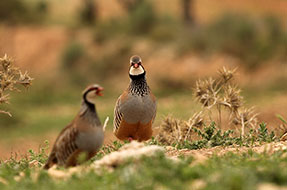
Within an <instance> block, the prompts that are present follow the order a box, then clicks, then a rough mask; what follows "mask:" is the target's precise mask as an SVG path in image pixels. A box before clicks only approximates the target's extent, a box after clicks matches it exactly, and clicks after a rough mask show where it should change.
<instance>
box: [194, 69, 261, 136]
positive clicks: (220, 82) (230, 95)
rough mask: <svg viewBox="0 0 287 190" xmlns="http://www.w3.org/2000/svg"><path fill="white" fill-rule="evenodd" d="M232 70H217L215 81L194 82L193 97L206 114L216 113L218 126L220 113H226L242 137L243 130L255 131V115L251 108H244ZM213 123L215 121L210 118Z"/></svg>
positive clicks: (220, 123) (219, 124)
mask: <svg viewBox="0 0 287 190" xmlns="http://www.w3.org/2000/svg"><path fill="white" fill-rule="evenodd" d="M235 71H236V69H234V70H228V69H226V68H225V67H223V69H221V70H219V72H218V73H219V77H218V78H217V79H212V78H210V79H207V80H201V79H199V80H198V81H197V82H196V87H195V92H196V93H195V97H196V100H197V101H198V102H199V103H201V104H202V106H203V110H204V111H207V112H217V115H218V118H217V123H218V126H219V127H221V125H222V122H221V120H222V119H221V118H222V111H227V112H228V115H229V119H228V120H229V122H230V124H231V125H232V124H233V125H235V127H236V128H237V129H238V127H241V135H242V136H244V134H245V130H246V128H247V129H255V127H256V125H257V124H258V122H257V117H256V116H257V114H256V113H255V112H254V109H253V108H245V107H244V102H243V97H242V96H241V95H240V92H241V90H240V89H239V88H238V86H237V85H236V84H235V83H234V81H233V79H234V73H235ZM212 120H213V121H216V119H214V118H212Z"/></svg>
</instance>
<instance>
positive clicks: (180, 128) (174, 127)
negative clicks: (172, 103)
mask: <svg viewBox="0 0 287 190" xmlns="http://www.w3.org/2000/svg"><path fill="white" fill-rule="evenodd" d="M203 125H204V120H203V115H202V112H199V113H195V114H194V115H193V116H192V117H191V118H190V119H189V120H188V121H183V120H179V119H176V118H174V117H172V116H167V117H166V118H165V119H164V120H163V122H162V124H161V125H160V131H159V133H158V135H157V136H156V137H155V139H156V140H157V141H158V142H159V143H161V144H168V145H176V144H178V143H183V142H184V141H192V128H193V127H197V128H201V127H202V126H203Z"/></svg>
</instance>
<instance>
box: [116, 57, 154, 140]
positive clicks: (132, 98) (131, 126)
mask: <svg viewBox="0 0 287 190" xmlns="http://www.w3.org/2000/svg"><path fill="white" fill-rule="evenodd" d="M129 76H130V79H131V81H130V84H129V87H128V88H127V89H126V90H125V91H124V92H123V93H122V94H121V96H120V97H119V98H118V100H117V103H116V106H115V110H114V134H115V136H116V137H117V138H118V139H120V140H137V141H145V140H148V139H150V138H151V136H152V123H153V121H154V118H155V115H156V100H155V97H154V95H153V94H152V93H151V90H150V88H149V86H148V84H147V82H146V71H145V69H144V67H143V66H142V61H141V58H140V57H139V56H136V55H135V56H132V57H131V59H130V69H129Z"/></svg>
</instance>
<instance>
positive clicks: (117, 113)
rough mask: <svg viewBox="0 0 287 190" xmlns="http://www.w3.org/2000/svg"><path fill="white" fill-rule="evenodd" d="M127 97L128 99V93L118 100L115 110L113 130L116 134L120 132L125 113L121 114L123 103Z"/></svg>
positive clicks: (125, 92) (124, 93)
mask: <svg viewBox="0 0 287 190" xmlns="http://www.w3.org/2000/svg"><path fill="white" fill-rule="evenodd" d="M127 97H128V92H127V91H124V92H123V94H122V95H121V96H120V97H119V98H118V100H117V102H116V106H115V109H114V129H113V131H114V133H116V132H117V130H119V127H120V124H121V122H122V119H123V113H121V112H120V105H121V102H123V101H125V100H126V99H127Z"/></svg>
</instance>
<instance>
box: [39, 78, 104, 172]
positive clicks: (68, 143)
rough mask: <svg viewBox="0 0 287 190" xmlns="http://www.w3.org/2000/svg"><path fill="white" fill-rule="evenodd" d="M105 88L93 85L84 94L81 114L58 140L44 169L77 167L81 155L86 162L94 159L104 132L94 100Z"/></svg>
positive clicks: (62, 132) (63, 131)
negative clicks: (55, 165)
mask: <svg viewBox="0 0 287 190" xmlns="http://www.w3.org/2000/svg"><path fill="white" fill-rule="evenodd" d="M102 90H103V88H102V87H101V86H99V85H96V84H95V85H91V86H88V87H87V88H86V90H85V91H84V92H83V101H82V106H81V109H80V112H79V113H78V114H77V116H76V117H75V119H74V120H73V121H72V123H70V124H69V125H68V126H67V127H65V128H64V129H63V130H62V131H61V133H60V134H59V136H58V137H57V139H56V142H55V144H54V146H53V149H52V151H51V153H50V156H49V158H48V161H47V163H46V164H45V166H44V169H49V168H50V167H52V166H53V165H54V164H57V165H59V166H65V167H69V166H75V165H77V164H79V163H78V161H79V155H80V154H85V160H88V159H90V158H91V157H93V156H94V155H95V154H96V152H97V151H98V150H99V149H100V147H101V146H102V143H103V140H104V131H103V127H102V125H101V121H100V119H99V117H98V114H97V111H96V108H95V104H94V103H93V102H92V100H91V99H92V98H94V97H95V96H96V95H99V96H101V95H102V94H101V91H102Z"/></svg>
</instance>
